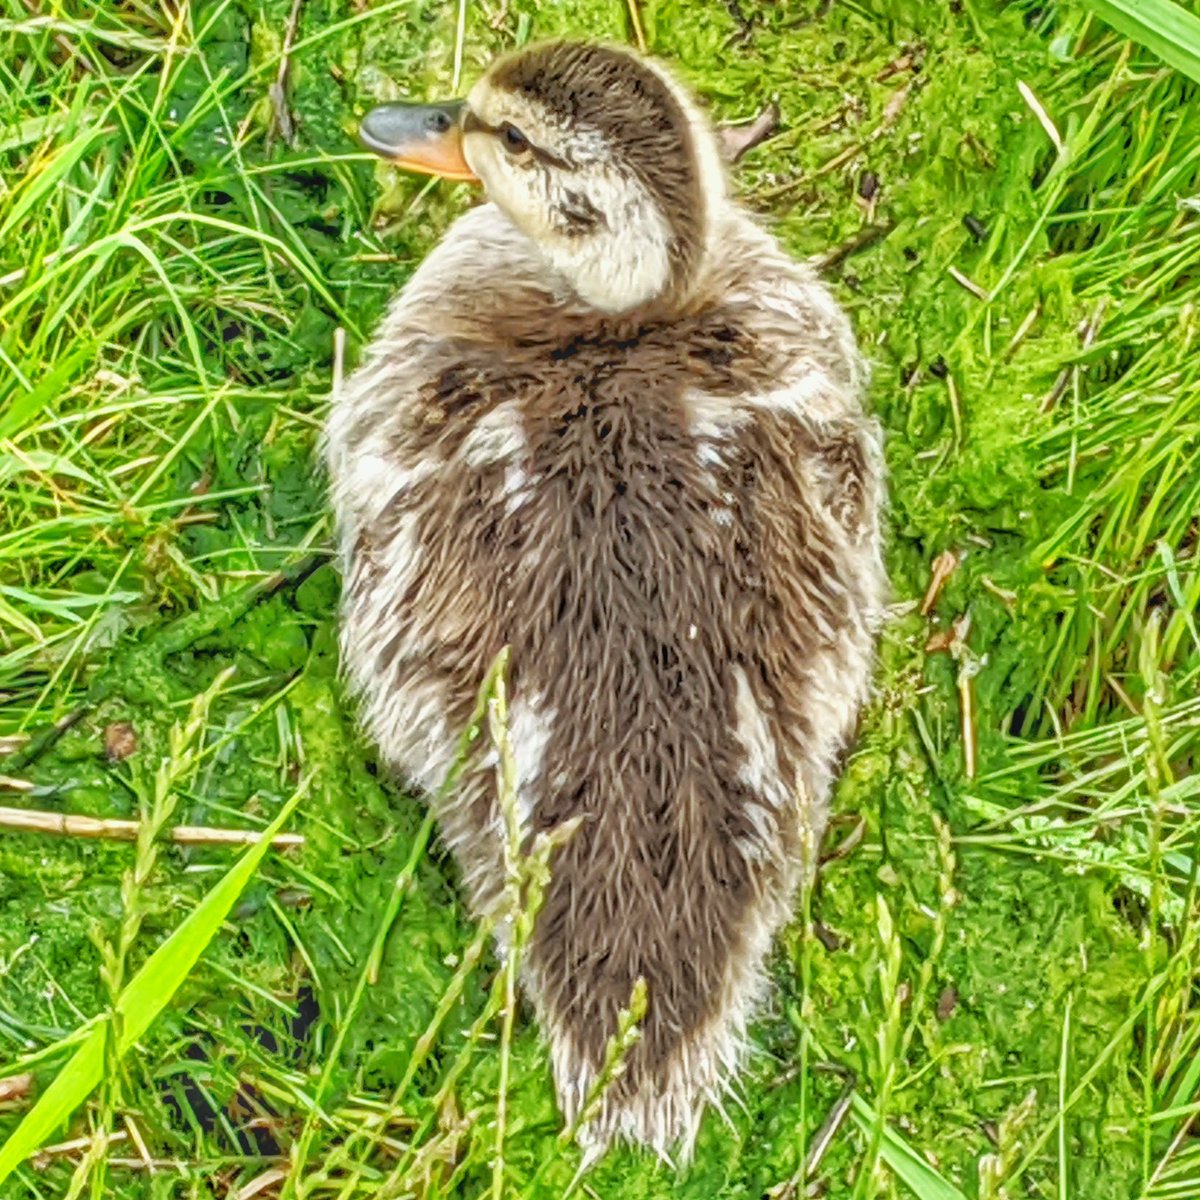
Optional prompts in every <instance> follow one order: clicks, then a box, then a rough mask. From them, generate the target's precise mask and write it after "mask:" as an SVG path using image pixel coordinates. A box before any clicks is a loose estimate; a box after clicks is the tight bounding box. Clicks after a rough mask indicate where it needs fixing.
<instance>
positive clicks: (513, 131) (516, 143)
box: [500, 121, 529, 154]
mask: <svg viewBox="0 0 1200 1200" xmlns="http://www.w3.org/2000/svg"><path fill="white" fill-rule="evenodd" d="M500 136H501V137H502V138H503V139H504V148H505V150H507V151H508V152H509V154H524V153H525V151H526V150H528V149H529V139H528V138H527V137H526V136H525V135H524V134H523V133H522V132H521V131H520V130H519V129H518V128H517V127H516V126H515V125H511V124H509V122H507V121H505V122H504V124H503V125H501V126H500Z"/></svg>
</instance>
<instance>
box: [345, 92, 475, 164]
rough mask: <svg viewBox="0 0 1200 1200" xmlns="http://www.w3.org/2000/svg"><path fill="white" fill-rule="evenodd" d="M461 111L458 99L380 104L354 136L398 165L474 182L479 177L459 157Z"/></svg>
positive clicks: (460, 152) (461, 103) (372, 110)
mask: <svg viewBox="0 0 1200 1200" xmlns="http://www.w3.org/2000/svg"><path fill="white" fill-rule="evenodd" d="M462 112H463V102H462V101H461V100H452V101H451V102H450V103H448V104H382V105H380V106H379V107H378V108H373V109H371V111H370V112H369V113H367V115H366V116H365V117H363V119H362V124H360V125H359V127H358V139H359V141H360V142H362V144H363V145H364V146H366V148H367V149H368V150H373V151H374V152H375V153H376V154H380V155H382V156H383V157H384V158H386V159H390V160H391V161H392V162H394V163H395V164H396V166H398V167H405V168H406V169H408V170H410V171H420V172H421V173H422V174H425V175H440V176H442V177H443V178H444V179H465V180H468V181H469V182H471V183H478V182H479V177H478V176H477V175H476V174H475V172H474V171H472V170H471V168H470V167H469V166H468V165H467V160H466V159H465V158H464V157H463V149H462Z"/></svg>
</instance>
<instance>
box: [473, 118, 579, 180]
mask: <svg viewBox="0 0 1200 1200" xmlns="http://www.w3.org/2000/svg"><path fill="white" fill-rule="evenodd" d="M462 131H463V133H464V134H466V133H487V134H490V135H491V136H492V137H494V138H498V139H500V140H503V138H504V126H502V125H489V124H488V123H487V122H486V121H485V120H484V119H483V118H482V117H481V116H479V114H478V113H475V112H473V111H472V110H471V109H469V108H468V109H467V110H466V112H465V113H464V114H463V120H462ZM526 146H527V147H528V149H529V153H530V154H532V155H533V157H534V158H536V159H537V160H538V161H539V162H542V163H545V164H547V165H548V166H551V167H558V168H559V169H560V170H563V171H569V170H571V164H570V163H569V162H567V160H566V159H565V158H559V157H558V155H557V154H551V153H550V151H549V150H544V149H542V147H541V146H537V145H535V144H534V143H533V142H530V141H526Z"/></svg>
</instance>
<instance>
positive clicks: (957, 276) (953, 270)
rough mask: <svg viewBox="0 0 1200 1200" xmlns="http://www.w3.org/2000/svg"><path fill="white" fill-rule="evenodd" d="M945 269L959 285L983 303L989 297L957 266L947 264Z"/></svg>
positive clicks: (989, 297)
mask: <svg viewBox="0 0 1200 1200" xmlns="http://www.w3.org/2000/svg"><path fill="white" fill-rule="evenodd" d="M946 271H947V273H948V274H949V276H950V278H951V279H953V280H954V282H955V283H957V284H958V285H959V287H964V288H966V289H967V291H968V292H970V293H971V295H972V296H974V297H975V298H976V299H978V300H982V301H983V302H984V303H985V304H986V303H987V302H988V301H989V300H990V299H991V296H990V295H989V294H988V293H987V291H986V290H985V289H983V288H981V287H980V286H979V284H977V283H976V282H975V280H973V279H972V278H971V277H970V276H969V275H965V274H963V272H962V271H960V270H959V269H958V268H957V267H955V266H949V267H947V268H946Z"/></svg>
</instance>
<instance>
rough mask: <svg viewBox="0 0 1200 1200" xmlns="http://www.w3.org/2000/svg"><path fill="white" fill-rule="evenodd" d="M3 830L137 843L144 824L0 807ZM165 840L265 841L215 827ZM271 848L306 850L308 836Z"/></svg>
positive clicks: (189, 828) (179, 829)
mask: <svg viewBox="0 0 1200 1200" xmlns="http://www.w3.org/2000/svg"><path fill="white" fill-rule="evenodd" d="M0 828H3V829H18V830H22V831H23V832H26V833H50V834H54V835H56V836H59V837H76V838H107V839H110V840H112V841H119V842H136V841H137V837H138V832H139V830H140V828H141V822H140V821H124V820H119V819H116V818H109V817H88V816H83V815H82V814H80V813H56V812H46V811H44V810H42V809H33V808H7V807H5V806H4V805H0ZM165 836H166V837H168V838H169V839H170V840H171V841H173V842H176V843H177V844H179V845H181V846H252V845H254V844H255V843H257V842H259V841H261V840H262V834H261V833H260V832H259V831H258V830H257V829H219V828H216V827H214V826H211V825H175V826H174V827H172V828H171V829H169V830H167V832H166V835H165ZM271 845H273V846H274V847H275V848H276V849H277V850H283V849H286V848H288V847H290V846H303V845H304V836H303V834H299V833H279V834H276V835H275V837H273V838H272V839H271Z"/></svg>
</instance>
